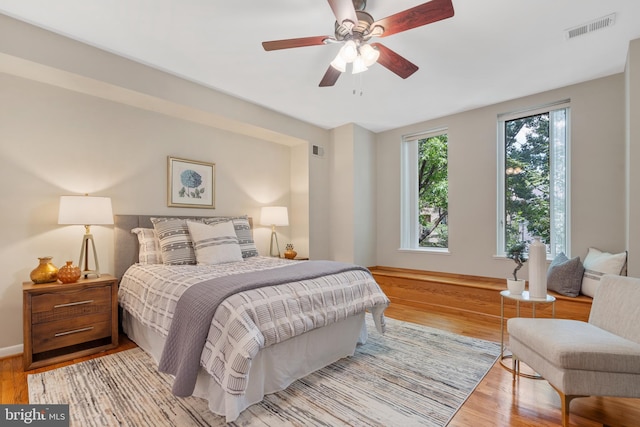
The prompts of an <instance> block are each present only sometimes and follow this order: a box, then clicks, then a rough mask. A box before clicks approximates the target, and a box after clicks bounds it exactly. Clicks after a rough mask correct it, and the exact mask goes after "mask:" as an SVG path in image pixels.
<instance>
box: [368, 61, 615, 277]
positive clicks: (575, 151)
mask: <svg viewBox="0 0 640 427" xmlns="http://www.w3.org/2000/svg"><path fill="white" fill-rule="evenodd" d="M567 98H570V99H571V121H572V124H571V132H572V134H571V171H572V172H571V192H572V193H571V200H572V203H571V211H572V216H571V248H572V250H571V254H572V255H573V256H576V255H579V256H580V257H581V259H584V256H585V255H586V252H587V249H588V248H589V246H594V247H597V248H600V249H602V250H606V251H610V252H618V251H623V250H625V227H624V209H625V197H624V186H625V179H624V150H625V137H624V123H625V122H624V117H625V109H624V76H623V75H622V74H618V75H614V76H611V77H607V78H602V79H598V80H593V81H590V82H586V83H581V84H577V85H573V86H568V87H564V88H561V89H558V90H554V91H550V92H545V93H541V94H537V95H534V96H529V97H525V98H520V99H516V100H513V101H509V102H504V103H501V104H496V105H491V106H489V107H485V108H479V109H476V110H472V111H468V112H464V113H460V114H456V115H452V116H447V117H442V118H439V119H436V120H431V121H428V122H423V123H417V124H414V125H411V126H407V127H404V128H400V129H395V130H393V131H389V132H384V133H381V134H378V135H377V158H378V163H377V164H378V166H377V186H378V187H377V188H378V192H377V193H378V210H377V213H378V220H377V227H378V231H377V235H378V240H377V263H378V265H388V266H395V267H406V268H415V269H422V270H433V271H444V272H451V273H462V274H473V275H480V276H489V277H506V276H507V275H508V273H509V271H510V270H511V263H512V261H510V260H506V259H497V258H496V257H495V256H494V254H495V253H496V197H497V196H496V193H497V185H496V173H497V171H496V156H497V152H496V149H497V140H496V139H497V138H496V127H497V126H496V121H497V115H498V114H500V113H506V112H510V111H517V110H520V109H523V108H528V107H534V106H537V105H544V104H547V103H550V102H554V101H559V100H563V99H567ZM441 127H447V128H448V129H449V208H450V215H449V251H450V253H449V254H435V253H428V252H405V251H399V250H398V248H399V247H400V227H399V223H400V207H399V205H400V196H399V189H400V142H401V140H402V135H406V134H412V133H416V132H420V131H425V130H429V129H434V128H441ZM383 195H384V197H383ZM526 274H527V273H526V270H525V277H526Z"/></svg>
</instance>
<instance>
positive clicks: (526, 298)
mask: <svg viewBox="0 0 640 427" xmlns="http://www.w3.org/2000/svg"><path fill="white" fill-rule="evenodd" d="M505 298H506V299H510V300H513V301H515V302H516V317H520V303H521V302H523V303H529V304H531V313H532V317H536V305H537V304H551V316H552V317H553V318H555V317H556V297H554V296H552V295H549V294H547V296H546V297H545V298H531V296H530V295H529V291H523V292H522V294H520V295H512V294H511V292H509V291H508V290H504V291H500V364H501V365H502V367H503V368H505V369H507V370H508V371H509V372H513V368H511V367H509V366H507V365H505V364H504V363H503V362H502V361H503V360H504V359H510V358H512V357H513V355H511V354H505V350H506V349H507V348H506V346H505V345H504V322H505V321H504V300H505ZM518 375H520V376H522V377H527V378H535V379H539V378H540V376H539V375H529V374H526V373H522V372H520V371H518Z"/></svg>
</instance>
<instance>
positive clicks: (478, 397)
mask: <svg viewBox="0 0 640 427" xmlns="http://www.w3.org/2000/svg"><path fill="white" fill-rule="evenodd" d="M386 314H387V316H389V317H392V318H395V319H399V320H404V321H408V322H413V323H418V324H421V325H426V326H431V327H434V328H438V329H442V330H448V331H451V332H454V333H457V334H461V335H467V336H472V337H476V338H481V339H486V340H490V341H494V342H500V327H499V325H497V324H496V322H495V321H492V320H490V319H488V320H486V321H483V320H481V319H480V320H479V319H477V318H476V317H475V316H471V317H466V316H465V314H464V313H462V314H453V313H450V312H447V311H443V312H436V311H430V312H427V311H424V310H421V309H418V308H413V307H409V306H403V305H400V304H395V303H394V304H392V305H391V306H390V307H389V308H388V309H387V312H386ZM120 342H121V343H120V345H119V346H118V348H117V349H114V350H110V351H107V352H105V353H100V354H98V355H94V356H87V357H83V358H80V359H75V360H72V361H69V362H64V363H60V364H57V365H53V366H50V367H44V368H40V369H36V370H33V371H29V373H36V372H42V371H46V370H49V369H55V368H58V367H61V366H65V365H69V364H72V363H78V362H81V361H84V360H88V359H91V358H93V357H99V356H102V355H105V354H110V353H114V352H117V351H123V350H127V349H130V348H133V347H135V344H134V343H132V342H131V341H130V340H128V339H127V338H126V337H124V336H123V337H121V340H120ZM0 368H1V371H0V402H1V403H4V404H8V403H28V390H27V373H25V372H24V369H23V368H22V357H21V356H14V357H8V358H5V359H1V360H0ZM639 420H640V400H638V399H619V398H601V397H586V398H580V399H575V400H574V401H573V402H572V403H571V418H570V421H571V425H572V426H585V427H595V426H598V427H602V426H606V427H632V426H638V425H640V421H639ZM560 424H561V418H560V399H559V398H558V395H557V394H556V392H555V391H554V390H553V389H552V388H551V386H549V384H548V383H547V382H546V381H544V380H532V379H526V378H520V379H518V381H516V383H515V384H514V383H513V382H512V379H511V373H510V372H509V371H507V370H506V369H505V368H503V367H502V366H500V364H499V363H496V364H495V365H494V366H493V367H492V368H491V370H490V371H489V373H488V374H487V376H486V377H485V378H484V379H483V380H482V382H481V383H480V385H479V386H478V387H477V389H476V390H475V391H474V392H473V393H472V395H471V396H470V397H469V399H468V400H467V402H465V404H464V405H463V406H462V408H461V409H460V410H459V411H458V413H457V414H456V415H455V417H454V418H453V420H452V421H451V423H450V424H449V426H451V427H468V426H473V427H495V426H536V427H539V426H543V427H544V426H558V425H560Z"/></svg>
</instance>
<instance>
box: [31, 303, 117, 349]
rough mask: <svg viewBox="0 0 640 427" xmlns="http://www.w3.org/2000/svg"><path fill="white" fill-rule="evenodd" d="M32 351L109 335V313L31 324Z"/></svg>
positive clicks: (55, 347) (66, 345) (69, 344)
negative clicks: (71, 319) (72, 319)
mask: <svg viewBox="0 0 640 427" xmlns="http://www.w3.org/2000/svg"><path fill="white" fill-rule="evenodd" d="M32 333H33V352H34V353H40V352H43V351H48V350H54V349H57V348H62V347H68V346H71V345H75V344H80V343H84V342H87V341H93V340H97V339H100V338H104V337H108V336H110V335H111V316H110V315H109V313H105V314H96V315H91V316H83V317H81V318H77V319H74V321H72V322H70V321H68V320H58V321H55V322H47V323H41V324H39V325H33V330H32Z"/></svg>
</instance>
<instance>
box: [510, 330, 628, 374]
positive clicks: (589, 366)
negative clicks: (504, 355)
mask: <svg viewBox="0 0 640 427" xmlns="http://www.w3.org/2000/svg"><path fill="white" fill-rule="evenodd" d="M507 328H508V331H509V337H510V340H511V341H518V343H519V345H518V346H517V347H518V348H519V349H520V350H519V351H520V353H522V352H523V350H522V349H523V348H525V349H526V350H525V351H531V352H532V353H536V354H537V355H538V356H539V357H541V358H543V359H544V360H545V361H547V362H548V363H550V364H552V365H554V366H556V367H558V368H561V369H572V370H584V371H600V372H618V373H631V374H640V344H638V343H635V342H633V341H630V340H627V339H624V338H621V337H619V336H617V335H614V334H612V333H610V332H607V331H605V330H603V329H600V328H598V327H597V326H594V325H591V324H589V323H586V322H580V321H577V320H568V319H531V318H513V319H509V321H508V323H507ZM516 356H517V357H518V358H520V359H522V360H525V361H526V360H527V357H526V356H527V355H525V354H516Z"/></svg>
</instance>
